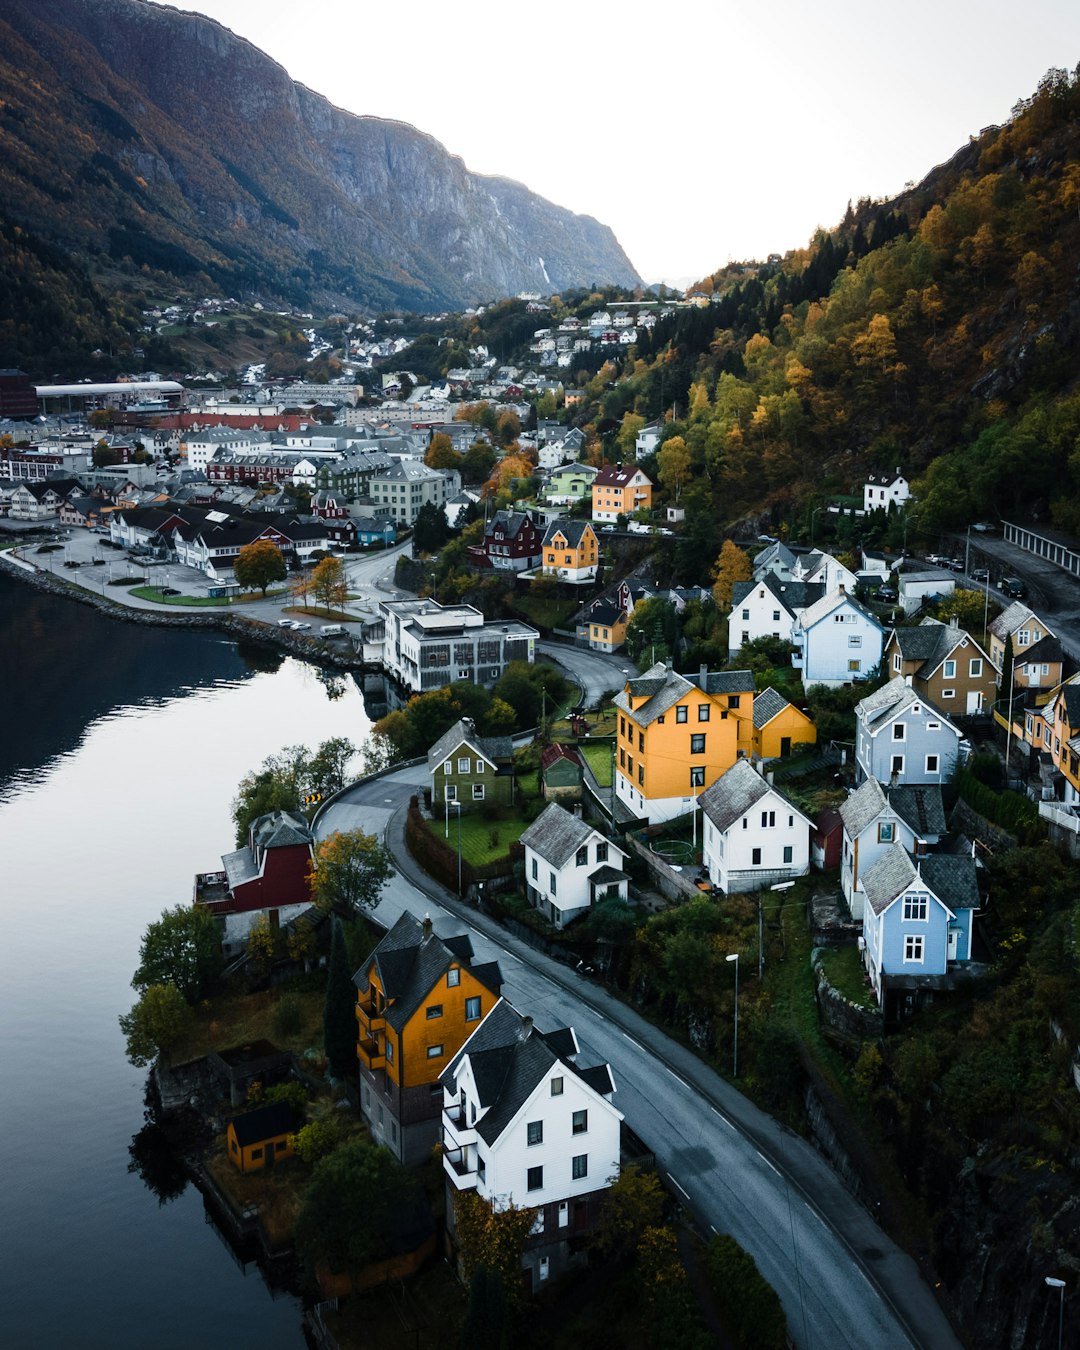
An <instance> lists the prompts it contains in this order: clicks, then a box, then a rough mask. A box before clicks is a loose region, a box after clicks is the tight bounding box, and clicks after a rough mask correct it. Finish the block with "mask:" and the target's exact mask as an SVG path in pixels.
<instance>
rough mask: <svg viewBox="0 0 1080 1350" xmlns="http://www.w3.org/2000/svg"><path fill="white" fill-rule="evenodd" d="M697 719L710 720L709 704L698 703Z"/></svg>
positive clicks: (701, 720)
mask: <svg viewBox="0 0 1080 1350" xmlns="http://www.w3.org/2000/svg"><path fill="white" fill-rule="evenodd" d="M697 720H698V721H699V722H707V721H708V720H709V705H708V704H707V703H699V704H698V710H697Z"/></svg>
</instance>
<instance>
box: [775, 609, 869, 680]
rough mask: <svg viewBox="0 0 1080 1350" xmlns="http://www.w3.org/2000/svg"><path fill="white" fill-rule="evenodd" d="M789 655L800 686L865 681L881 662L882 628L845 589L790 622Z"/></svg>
mask: <svg viewBox="0 0 1080 1350" xmlns="http://www.w3.org/2000/svg"><path fill="white" fill-rule="evenodd" d="M791 641H792V642H793V643H794V644H795V646H796V647H797V648H798V649H799V650H798V651H797V652H796V653H795V655H794V656H793V657H792V658H791V663H792V665H793V666H794V667H795V668H796V669H797V670H799V671H801V672H802V681H803V684H804V685H811V684H824V685H827V686H829V687H831V688H837V687H838V686H840V685H844V684H854V683H858V682H859V681H860V680H865V679H866V678H867V677H868V676H869V675H870V674H871V672H872V671H874V670H875V669H876V668H877V667H878V665H879V664H880V662H881V652H882V648H883V646H884V642H885V630H884V628H883V627H882V626H881V624H880V623H879V622H878V621H877V619H876V618H875V617H874V616H873V614H871V613H870V611H869V610H868V609H864V608H863V606H862V605H860V604H859V602H858V601H857V600H856V599H855V597H854V596H853V595H852V594H851V593H850V592H849V591H848V590H846V589H844V588H839V589H837V590H835V591H831V592H829V593H828V594H826V595H824V596H823V597H822V598H821V599H820V600H818V601H817V603H816V604H813V605H811V606H810V607H809V608H808V609H804V610H803V612H802V613H801V614H800V615H799V616H798V618H797V619H796V620H795V622H794V624H793V625H792V629H791Z"/></svg>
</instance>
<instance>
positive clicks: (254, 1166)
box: [225, 1102, 296, 1172]
mask: <svg viewBox="0 0 1080 1350" xmlns="http://www.w3.org/2000/svg"><path fill="white" fill-rule="evenodd" d="M295 1130H296V1117H295V1116H294V1115H293V1112H292V1108H291V1107H290V1106H289V1105H288V1104H287V1103H286V1102H270V1103H269V1105H267V1106H259V1107H256V1109H255V1110H254V1111H245V1112H244V1114H243V1115H242V1116H234V1117H233V1118H232V1120H230V1121H229V1128H228V1130H227V1131H226V1135H225V1138H226V1143H227V1146H228V1149H229V1157H230V1158H231V1159H232V1161H233V1163H234V1164H235V1166H237V1167H238V1168H239V1169H240V1171H241V1172H261V1171H262V1169H263V1168H264V1167H273V1165H274V1164H275V1163H277V1162H281V1161H282V1159H283V1158H291V1157H292V1155H293V1133H294V1131H295Z"/></svg>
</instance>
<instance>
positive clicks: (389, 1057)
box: [375, 1036, 394, 1064]
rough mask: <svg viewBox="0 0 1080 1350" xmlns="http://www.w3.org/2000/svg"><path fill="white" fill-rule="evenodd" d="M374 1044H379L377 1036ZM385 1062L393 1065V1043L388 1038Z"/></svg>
mask: <svg viewBox="0 0 1080 1350" xmlns="http://www.w3.org/2000/svg"><path fill="white" fill-rule="evenodd" d="M375 1044H376V1046H377V1045H378V1044H379V1038H378V1036H376V1037H375ZM386 1062H387V1064H393V1062H394V1042H393V1041H392V1040H391V1039H390V1037H389V1036H387V1038H386Z"/></svg>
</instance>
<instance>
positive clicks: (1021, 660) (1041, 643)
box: [1016, 633, 1062, 666]
mask: <svg viewBox="0 0 1080 1350" xmlns="http://www.w3.org/2000/svg"><path fill="white" fill-rule="evenodd" d="M1061 659H1062V651H1061V643H1060V642H1059V641H1058V639H1057V638H1056V637H1054V635H1053V634H1052V633H1047V635H1046V637H1044V638H1040V639H1039V640H1038V642H1036V643H1035V644H1034V645H1033V646H1031V647H1021V648H1020V650H1019V651H1018V652H1017V653H1016V664H1017V665H1018V666H1026V665H1028V664H1029V663H1036V664H1037V663H1039V662H1045V663H1047V664H1049V665H1052V664H1053V663H1054V662H1057V661H1061Z"/></svg>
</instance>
